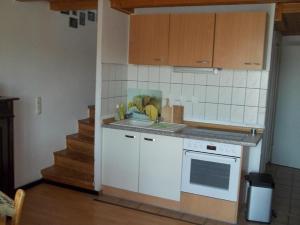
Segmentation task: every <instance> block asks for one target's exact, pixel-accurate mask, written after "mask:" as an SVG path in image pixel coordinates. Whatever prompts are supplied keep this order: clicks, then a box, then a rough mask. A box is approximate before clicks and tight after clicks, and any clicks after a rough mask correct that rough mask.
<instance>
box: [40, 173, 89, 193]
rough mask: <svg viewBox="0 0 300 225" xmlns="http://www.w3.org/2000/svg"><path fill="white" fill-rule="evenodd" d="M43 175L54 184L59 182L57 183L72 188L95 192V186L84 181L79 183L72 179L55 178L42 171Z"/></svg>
mask: <svg viewBox="0 0 300 225" xmlns="http://www.w3.org/2000/svg"><path fill="white" fill-rule="evenodd" d="M42 175H43V178H44V179H45V180H49V181H53V182H57V183H61V184H67V185H72V186H76V187H79V188H84V189H88V190H94V186H93V185H92V184H90V183H87V182H82V181H78V180H74V179H70V178H66V177H64V178H63V179H62V178H60V177H58V176H53V175H51V174H47V173H45V172H44V171H42Z"/></svg>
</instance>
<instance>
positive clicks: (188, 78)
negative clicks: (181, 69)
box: [182, 73, 195, 84]
mask: <svg viewBox="0 0 300 225" xmlns="http://www.w3.org/2000/svg"><path fill="white" fill-rule="evenodd" d="M194 82H195V74H193V73H183V74H182V83H183V84H194Z"/></svg>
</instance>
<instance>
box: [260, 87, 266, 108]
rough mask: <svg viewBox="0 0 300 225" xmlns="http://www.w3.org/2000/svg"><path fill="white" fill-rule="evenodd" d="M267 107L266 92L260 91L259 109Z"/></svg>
mask: <svg viewBox="0 0 300 225" xmlns="http://www.w3.org/2000/svg"><path fill="white" fill-rule="evenodd" d="M266 105H267V90H260V95H259V107H266Z"/></svg>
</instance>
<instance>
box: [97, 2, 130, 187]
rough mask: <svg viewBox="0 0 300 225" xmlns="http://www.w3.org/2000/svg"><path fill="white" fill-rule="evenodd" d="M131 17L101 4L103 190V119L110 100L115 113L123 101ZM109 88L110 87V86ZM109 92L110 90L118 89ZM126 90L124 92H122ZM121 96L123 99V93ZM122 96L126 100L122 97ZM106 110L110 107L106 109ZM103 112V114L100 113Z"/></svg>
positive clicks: (99, 107)
mask: <svg viewBox="0 0 300 225" xmlns="http://www.w3.org/2000/svg"><path fill="white" fill-rule="evenodd" d="M128 20H129V17H128V15H126V14H124V13H121V12H119V11H116V10H114V9H111V8H110V2H109V0H99V1H98V37H97V77H96V120H95V122H96V125H95V128H96V131H95V188H96V190H100V188H101V143H102V142H101V139H102V133H101V118H102V117H104V116H107V115H106V114H110V115H111V113H108V112H107V110H108V107H109V105H108V102H109V101H108V99H109V100H110V108H111V110H112V111H113V109H114V108H115V103H116V102H117V100H119V99H121V100H122V93H124V90H125V86H126V83H125V85H124V84H123V85H122V81H125V80H126V77H127V65H126V64H127V57H128V32H129V29H128V28H129V27H128ZM106 85H108V88H107V86H106ZM120 85H121V92H120V90H119V89H118V90H117V91H116V92H112V91H110V92H109V89H113V90H116V88H118V87H120ZM122 87H123V91H122ZM119 93H120V94H121V96H120V94H119ZM123 97H126V96H124V95H123ZM104 107H107V108H104ZM101 111H102V112H101Z"/></svg>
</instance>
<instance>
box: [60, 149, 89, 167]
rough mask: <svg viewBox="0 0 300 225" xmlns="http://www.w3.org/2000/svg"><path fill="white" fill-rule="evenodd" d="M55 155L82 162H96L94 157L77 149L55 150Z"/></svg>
mask: <svg viewBox="0 0 300 225" xmlns="http://www.w3.org/2000/svg"><path fill="white" fill-rule="evenodd" d="M54 155H55V156H60V157H65V158H68V159H72V160H76V161H79V162H82V163H89V164H94V157H92V156H89V155H86V154H82V153H79V152H76V151H70V150H68V149H64V150H61V151H57V152H54Z"/></svg>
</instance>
